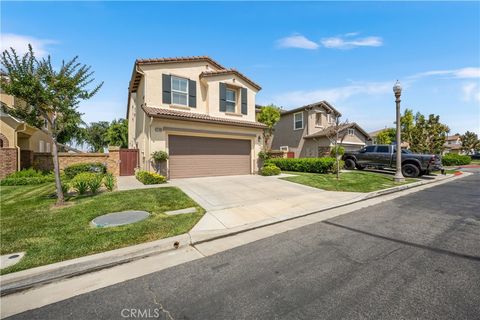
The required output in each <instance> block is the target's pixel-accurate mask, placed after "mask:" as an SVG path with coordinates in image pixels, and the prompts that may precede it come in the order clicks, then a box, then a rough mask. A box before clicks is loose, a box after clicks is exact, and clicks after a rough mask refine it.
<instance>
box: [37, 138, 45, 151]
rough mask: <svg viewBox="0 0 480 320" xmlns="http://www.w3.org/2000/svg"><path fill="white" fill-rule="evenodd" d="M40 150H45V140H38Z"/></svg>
mask: <svg viewBox="0 0 480 320" xmlns="http://www.w3.org/2000/svg"><path fill="white" fill-rule="evenodd" d="M38 152H45V141H43V140H40V141H38Z"/></svg>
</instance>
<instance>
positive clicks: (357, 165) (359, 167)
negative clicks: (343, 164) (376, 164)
mask: <svg viewBox="0 0 480 320" xmlns="http://www.w3.org/2000/svg"><path fill="white" fill-rule="evenodd" d="M356 167H357V170H364V169H365V167H364V166H362V165H361V164H358V163H357V164H356Z"/></svg>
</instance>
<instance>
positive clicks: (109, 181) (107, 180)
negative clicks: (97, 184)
mask: <svg viewBox="0 0 480 320" xmlns="http://www.w3.org/2000/svg"><path fill="white" fill-rule="evenodd" d="M103 185H104V186H105V188H107V190H108V191H113V188H115V177H114V176H113V174H111V173H110V172H108V173H107V174H105V176H104V177H103Z"/></svg>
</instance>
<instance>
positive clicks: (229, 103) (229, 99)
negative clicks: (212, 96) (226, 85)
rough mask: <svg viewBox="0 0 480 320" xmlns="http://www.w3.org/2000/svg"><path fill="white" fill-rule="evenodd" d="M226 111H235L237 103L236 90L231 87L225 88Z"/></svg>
mask: <svg viewBox="0 0 480 320" xmlns="http://www.w3.org/2000/svg"><path fill="white" fill-rule="evenodd" d="M225 101H226V107H227V109H226V112H235V109H236V105H237V92H236V91H235V90H232V89H227V91H226V98H225Z"/></svg>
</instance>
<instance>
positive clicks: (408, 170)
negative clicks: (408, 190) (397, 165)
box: [402, 163, 420, 178]
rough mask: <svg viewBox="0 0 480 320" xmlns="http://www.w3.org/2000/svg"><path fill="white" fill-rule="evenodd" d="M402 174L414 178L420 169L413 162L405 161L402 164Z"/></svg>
mask: <svg viewBox="0 0 480 320" xmlns="http://www.w3.org/2000/svg"><path fill="white" fill-rule="evenodd" d="M402 174H403V176H404V177H406V178H416V177H418V176H419V175H420V169H418V167H417V166H416V165H414V164H411V163H407V164H404V165H403V166H402Z"/></svg>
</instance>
